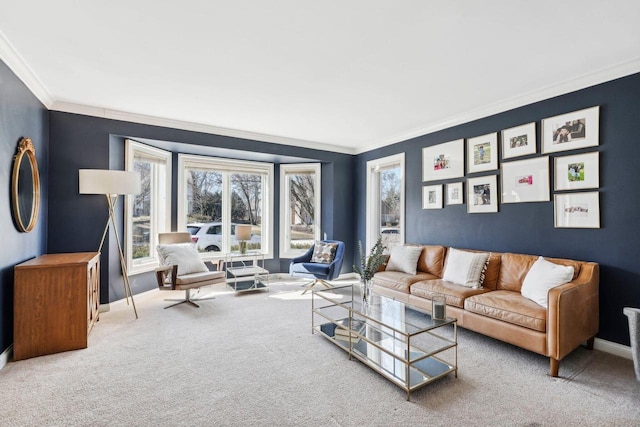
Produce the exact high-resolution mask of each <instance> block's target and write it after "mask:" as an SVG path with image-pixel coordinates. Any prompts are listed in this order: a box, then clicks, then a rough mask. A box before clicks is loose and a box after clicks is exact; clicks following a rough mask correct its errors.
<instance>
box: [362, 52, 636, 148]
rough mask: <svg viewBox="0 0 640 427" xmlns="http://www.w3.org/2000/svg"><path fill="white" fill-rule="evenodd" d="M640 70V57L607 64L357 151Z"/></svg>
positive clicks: (398, 140)
mask: <svg viewBox="0 0 640 427" xmlns="http://www.w3.org/2000/svg"><path fill="white" fill-rule="evenodd" d="M638 72H640V58H634V59H632V60H630V61H625V62H622V63H618V64H616V65H614V66H611V67H605V68H602V69H600V70H596V71H592V72H589V73H585V74H582V75H580V76H577V77H575V78H572V79H569V80H565V81H562V82H559V83H556V84H553V85H549V86H546V87H543V88H542V89H537V90H534V91H531V92H528V93H525V94H523V95H520V96H516V97H513V98H509V99H505V100H502V101H498V102H495V103H493V104H489V105H486V106H484V107H482V108H478V109H475V110H470V111H467V112H466V113H462V114H459V115H456V116H455V117H450V118H446V119H443V120H441V121H439V122H436V123H431V124H429V125H428V126H424V127H420V128H417V129H414V130H412V131H409V132H403V133H400V134H397V135H395V136H393V137H389V138H385V139H381V140H379V141H377V142H376V143H374V144H370V145H368V146H367V147H363V148H361V149H357V150H355V154H361V153H365V152H367V151H371V150H375V149H378V148H382V147H386V146H388V145H391V144H395V143H398V142H403V141H407V140H409V139H412V138H416V137H419V136H423V135H428V134H430V133H433V132H437V131H439V130H443V129H448V128H450V127H453V126H458V125H461V124H464V123H469V122H472V121H474V120H478V119H483V118H485V117H489V116H492V115H494V114H498V113H503V112H505V111H509V110H513V109H515V108H519V107H523V106H525V105H529V104H533V103H535V102H539V101H544V100H545V99H549V98H553V97H556V96H560V95H565V94H567V93H570V92H575V91H577V90H580V89H585V88H587V87H590V86H595V85H598V84H600V83H605V82H608V81H611V80H615V79H618V78H621V77H625V76H629V75H631V74H635V73H638Z"/></svg>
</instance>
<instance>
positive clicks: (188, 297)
mask: <svg viewBox="0 0 640 427" xmlns="http://www.w3.org/2000/svg"><path fill="white" fill-rule="evenodd" d="M184 292H185V295H184V296H185V298H184V299H171V298H166V299H165V301H178V302H176V303H175V304H171V305H168V306H166V307H165V308H170V307H174V306H176V305H180V304H184V303H186V304H189V305H192V306H194V307H196V308H200V306H199V305H198V304H196V303H195V302H194V301H204V300H208V299H215V298H216V297H213V296H211V297H204V298H198V299H192V298H191V289H185V291H184Z"/></svg>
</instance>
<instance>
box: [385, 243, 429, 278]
mask: <svg viewBox="0 0 640 427" xmlns="http://www.w3.org/2000/svg"><path fill="white" fill-rule="evenodd" d="M421 253H422V248H421V247H420V246H411V245H395V246H393V247H392V248H391V254H390V256H389V260H388V261H387V268H386V270H387V271H401V272H403V273H407V274H416V271H417V268H418V258H420V254H421Z"/></svg>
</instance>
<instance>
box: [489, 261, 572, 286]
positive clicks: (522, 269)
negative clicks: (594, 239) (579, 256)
mask: <svg viewBox="0 0 640 427" xmlns="http://www.w3.org/2000/svg"><path fill="white" fill-rule="evenodd" d="M537 259H538V255H522V254H511V253H505V254H502V262H501V265H500V274H499V276H498V283H497V286H496V289H498V290H505V291H514V292H520V290H521V288H522V282H523V281H524V278H525V277H526V276H527V273H528V272H529V269H531V266H532V265H533V263H534V262H536V260H537ZM545 259H546V260H547V261H551V262H553V263H556V264H560V265H567V266H571V267H573V279H575V278H576V277H578V274H580V266H581V263H580V262H579V261H573V260H568V259H560V258H545ZM573 279H572V280H573Z"/></svg>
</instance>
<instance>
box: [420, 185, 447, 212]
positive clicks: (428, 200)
mask: <svg viewBox="0 0 640 427" xmlns="http://www.w3.org/2000/svg"><path fill="white" fill-rule="evenodd" d="M422 209H442V185H427V186H424V187H422Z"/></svg>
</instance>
